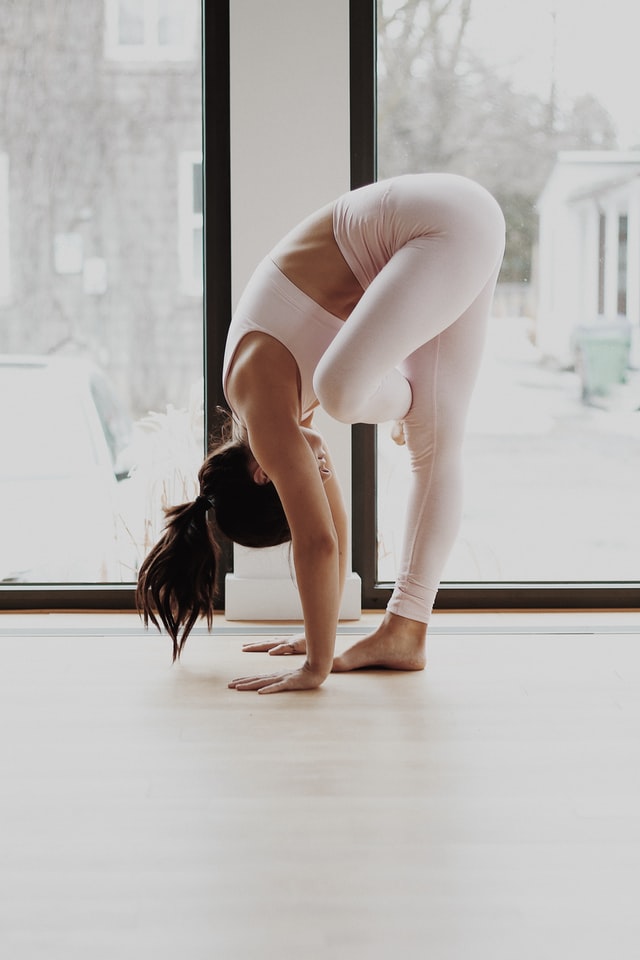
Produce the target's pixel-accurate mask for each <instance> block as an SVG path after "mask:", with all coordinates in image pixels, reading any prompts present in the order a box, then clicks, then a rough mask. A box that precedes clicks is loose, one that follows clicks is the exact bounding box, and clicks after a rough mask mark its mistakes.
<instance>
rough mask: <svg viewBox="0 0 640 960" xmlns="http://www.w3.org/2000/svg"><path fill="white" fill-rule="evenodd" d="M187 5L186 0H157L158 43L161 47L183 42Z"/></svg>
mask: <svg viewBox="0 0 640 960" xmlns="http://www.w3.org/2000/svg"><path fill="white" fill-rule="evenodd" d="M188 2H189V3H190V2H191V0H188ZM187 5H188V4H187V0H158V43H159V45H160V46H161V47H179V46H181V45H182V44H184V42H185V39H186V29H185V28H186V21H185V18H186V14H187Z"/></svg>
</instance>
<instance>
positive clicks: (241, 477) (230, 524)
mask: <svg viewBox="0 0 640 960" xmlns="http://www.w3.org/2000/svg"><path fill="white" fill-rule="evenodd" d="M254 468H255V461H254V460H253V457H252V455H251V451H250V450H249V447H248V446H247V445H246V443H244V442H242V441H234V442H231V443H228V444H225V445H224V446H223V447H221V448H220V449H219V450H217V451H214V452H213V453H211V454H209V456H208V457H207V459H206V460H205V462H204V463H203V464H202V467H201V468H200V472H199V474H198V479H199V481H200V491H201V493H203V494H204V495H205V496H208V497H211V498H212V499H213V500H214V501H215V522H216V525H217V527H218V529H219V530H220V532H221V533H223V534H224V536H225V537H227V538H228V539H229V540H233V542H234V543H239V544H241V545H242V546H243V547H273V546H276V544H279V543H286V542H287V541H288V540H290V539H291V531H290V530H289V524H288V523H287V518H286V516H285V513H284V510H283V507H282V503H281V502H280V497H279V496H278V493H277V490H276V488H275V487H274V485H273V484H272V483H259V482H256V480H255V478H254V472H255V471H254Z"/></svg>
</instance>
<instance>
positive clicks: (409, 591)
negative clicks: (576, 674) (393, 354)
mask: <svg viewBox="0 0 640 960" xmlns="http://www.w3.org/2000/svg"><path fill="white" fill-rule="evenodd" d="M497 273H498V271H497V270H496V271H495V273H494V275H493V277H492V278H491V279H490V281H489V282H488V283H487V284H486V286H485V288H484V289H483V291H482V292H481V294H480V296H479V297H478V298H477V299H476V300H475V301H474V303H473V304H472V305H471V307H469V309H468V310H466V311H465V313H464V314H463V315H462V316H461V317H460V318H459V319H458V320H457V321H456V322H455V323H454V324H452V325H451V326H450V327H448V328H447V330H445V331H444V332H443V333H441V334H439V335H438V336H437V337H436V338H435V339H434V340H431V341H429V342H428V343H426V344H423V346H421V347H419V348H418V349H417V350H416V351H414V353H413V354H411V356H410V357H408V358H407V359H406V360H405V361H404V362H403V363H402V364H401V365H400V367H401V371H402V373H403V374H404V375H405V376H406V378H407V380H408V382H409V383H410V385H411V390H412V393H413V402H412V406H411V410H410V411H409V413H408V414H407V416H406V418H405V421H404V433H405V438H406V443H407V450H408V452H409V457H410V463H411V474H410V488H409V494H408V498H407V510H406V514H405V526H404V535H403V544H402V550H401V556H400V561H399V569H398V575H397V580H396V584H395V587H394V591H393V594H392V596H391V600H390V601H389V604H388V606H387V614H386V616H385V619H384V620H383V622H382V624H381V626H380V628H379V629H378V630H376V632H375V633H374V634H372V635H371V636H370V637H367V638H365V639H364V640H362V641H360V642H359V643H356V644H354V646H353V647H351V648H350V649H349V650H347V651H346V652H345V653H344V654H343V655H342V656H340V657H337V658H336V662H335V666H334V669H335V670H336V671H338V672H339V671H344V670H355V669H358V668H359V667H366V666H383V667H388V668H392V669H399V670H416V669H421V668H422V667H424V665H425V662H426V656H425V641H426V630H427V624H428V622H429V619H430V617H431V611H432V607H433V602H434V600H435V597H436V593H437V590H438V586H439V582H440V577H441V575H442V570H443V569H444V565H445V563H446V561H447V558H448V556H449V553H450V551H451V548H452V546H453V543H454V541H455V538H456V536H457V533H458V529H459V525H460V519H461V514H462V479H463V478H462V443H463V436H464V426H465V421H466V416H467V412H468V408H469V401H470V399H471V394H472V392H473V387H474V385H475V381H476V377H477V373H478V369H479V365H480V361H481V358H482V351H483V346H484V340H485V332H486V325H487V319H488V316H489V311H490V308H491V301H492V297H493V292H494V288H495V282H496V278H497Z"/></svg>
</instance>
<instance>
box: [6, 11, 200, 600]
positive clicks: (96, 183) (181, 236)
mask: <svg viewBox="0 0 640 960" xmlns="http://www.w3.org/2000/svg"><path fill="white" fill-rule="evenodd" d="M197 9H198V5H197V4H194V3H193V2H191V0H187V2H185V0H180V2H175V0H153V2H150V0H140V2H134V0H128V2H116V0H71V2H68V3H64V4H55V3H47V4H28V5H26V6H25V5H21V4H13V5H9V6H8V7H7V9H6V10H5V11H4V13H3V31H2V38H1V40H0V83H1V86H2V90H3V111H2V114H1V115H0V145H1V147H2V152H1V153H0V213H1V216H0V397H1V401H2V410H3V414H2V418H1V427H0V447H1V449H2V458H1V461H0V529H1V530H2V538H1V539H2V543H1V546H0V582H2V583H4V584H22V585H24V584H33V583H43V582H53V583H64V584H71V583H131V582H132V581H134V580H135V578H136V573H137V568H138V566H139V563H140V561H141V559H142V557H143V556H144V554H145V553H146V551H147V549H148V547H149V544H150V543H151V541H152V540H153V539H155V537H156V535H157V533H158V531H159V527H160V524H161V523H162V512H161V508H162V506H163V505H166V504H167V503H170V502H175V501H176V500H179V499H181V498H184V497H185V496H188V495H190V494H191V493H192V492H193V484H194V478H195V472H196V470H197V467H198V466H199V463H200V462H201V458H202V451H203V446H204V439H203V438H204V426H203V387H202V378H203V323H202V313H203V311H202V275H203V271H202V230H203V225H202V219H203V211H202V195H203V194H202V77H201V63H200V44H199V24H198V20H197V17H195V15H194V14H195V12H196V11H197ZM127 51H128V53H127ZM125 53H127V55H126V56H125ZM132 59H136V60H137V61H139V62H137V63H136V64H135V68H133V67H132V64H131V63H130V62H129V61H131V60H132Z"/></svg>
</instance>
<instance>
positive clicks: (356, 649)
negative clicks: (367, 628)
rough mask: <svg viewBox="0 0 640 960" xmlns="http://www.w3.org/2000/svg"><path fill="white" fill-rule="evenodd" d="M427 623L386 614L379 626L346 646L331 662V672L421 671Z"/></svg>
mask: <svg viewBox="0 0 640 960" xmlns="http://www.w3.org/2000/svg"><path fill="white" fill-rule="evenodd" d="M426 636H427V625H426V623H419V622H418V621H417V620H407V619H406V618H405V617H398V616H396V615H395V614H393V613H386V614H385V617H384V620H383V621H382V623H381V624H380V626H379V627H378V629H377V630H376V631H375V632H374V633H372V634H371V636H370V637H365V638H364V640H359V641H358V642H357V643H354V645H353V646H352V647H349V649H348V650H346V651H345V652H344V653H343V654H342V655H341V656H339V657H336V658H335V660H334V661H333V668H332V673H345V672H346V671H348V670H361V669H363V668H364V667H383V668H385V669H386V670H424V668H425V666H426V663H427V656H426Z"/></svg>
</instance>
